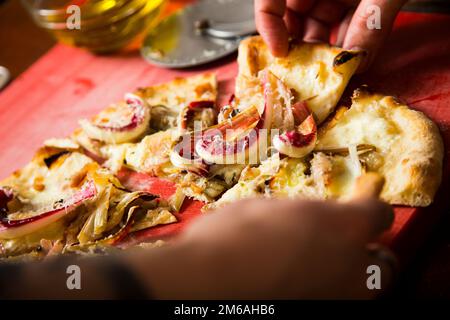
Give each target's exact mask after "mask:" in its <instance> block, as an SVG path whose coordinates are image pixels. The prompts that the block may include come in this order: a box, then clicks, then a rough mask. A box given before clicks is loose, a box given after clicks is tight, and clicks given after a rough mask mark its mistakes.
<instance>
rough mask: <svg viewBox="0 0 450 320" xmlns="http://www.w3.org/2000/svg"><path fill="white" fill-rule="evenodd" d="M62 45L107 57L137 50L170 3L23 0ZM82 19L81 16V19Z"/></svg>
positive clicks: (163, 0) (147, 0)
mask: <svg viewBox="0 0 450 320" xmlns="http://www.w3.org/2000/svg"><path fill="white" fill-rule="evenodd" d="M22 2H23V3H24V5H25V6H26V7H27V9H28V10H29V11H30V12H31V14H32V16H33V18H34V19H35V21H36V22H37V24H38V25H39V26H41V27H43V28H45V29H47V30H48V31H49V32H50V33H52V34H53V35H54V36H55V37H56V38H57V39H58V40H59V41H60V42H62V43H65V44H68V45H72V46H76V47H82V48H86V49H88V50H90V51H93V52H96V53H107V52H112V51H117V50H120V49H127V48H130V47H132V46H133V44H135V43H136V42H138V40H139V39H140V38H142V35H143V33H145V32H146V31H148V30H149V29H150V28H152V27H153V26H154V25H155V24H156V23H157V22H158V20H159V17H160V13H161V12H162V9H163V7H164V4H165V3H166V0H22ZM77 15H78V16H77Z"/></svg>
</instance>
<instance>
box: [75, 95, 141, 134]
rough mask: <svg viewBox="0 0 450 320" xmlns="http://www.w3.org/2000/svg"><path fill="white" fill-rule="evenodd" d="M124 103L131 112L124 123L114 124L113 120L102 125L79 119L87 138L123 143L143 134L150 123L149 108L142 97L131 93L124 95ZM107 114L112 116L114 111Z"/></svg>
mask: <svg viewBox="0 0 450 320" xmlns="http://www.w3.org/2000/svg"><path fill="white" fill-rule="evenodd" d="M125 103H126V107H128V108H129V110H130V111H131V112H132V115H131V117H130V119H129V120H128V121H127V122H125V123H120V124H119V123H116V124H115V123H114V121H110V122H111V123H110V124H107V125H103V124H99V123H94V122H91V121H88V120H82V121H80V125H81V127H82V128H83V130H84V131H85V132H86V134H87V135H88V136H89V138H91V139H96V140H100V141H104V142H107V143H124V142H130V141H133V140H135V139H136V138H138V137H139V136H141V135H142V134H144V133H145V131H147V129H148V126H149V123H150V110H149V108H148V107H147V106H146V105H145V102H144V100H143V99H141V98H140V97H139V96H137V95H134V94H131V93H128V94H126V95H125ZM119 111H120V108H119V109H118V110H117V113H118V116H119V117H120V116H121V115H120V113H119ZM108 116H109V117H114V113H113V114H112V115H108ZM112 120H114V119H112ZM116 122H117V121H116Z"/></svg>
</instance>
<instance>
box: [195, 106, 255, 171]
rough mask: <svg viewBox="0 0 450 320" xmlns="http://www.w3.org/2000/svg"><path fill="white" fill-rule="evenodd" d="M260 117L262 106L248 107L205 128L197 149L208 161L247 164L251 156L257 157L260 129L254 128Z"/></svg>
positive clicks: (197, 143) (196, 146)
mask: <svg viewBox="0 0 450 320" xmlns="http://www.w3.org/2000/svg"><path fill="white" fill-rule="evenodd" d="M260 120H261V117H260V115H259V112H258V109H257V108H256V107H251V108H248V109H246V110H244V111H243V112H241V113H239V114H238V115H237V116H235V117H233V118H232V119H230V120H226V121H224V122H222V123H220V124H218V125H216V126H214V127H211V128H209V129H207V130H205V131H204V132H203V134H202V136H201V139H199V140H198V141H197V142H196V144H195V151H196V152H197V154H198V155H199V156H200V157H201V158H202V159H204V160H205V161H207V162H210V163H216V164H235V163H242V164H243V163H245V161H246V159H248V158H250V157H255V158H254V159H256V158H257V151H258V140H259V131H258V130H254V129H255V128H256V127H257V125H258V123H259V122H260ZM256 129H257V128H256Z"/></svg>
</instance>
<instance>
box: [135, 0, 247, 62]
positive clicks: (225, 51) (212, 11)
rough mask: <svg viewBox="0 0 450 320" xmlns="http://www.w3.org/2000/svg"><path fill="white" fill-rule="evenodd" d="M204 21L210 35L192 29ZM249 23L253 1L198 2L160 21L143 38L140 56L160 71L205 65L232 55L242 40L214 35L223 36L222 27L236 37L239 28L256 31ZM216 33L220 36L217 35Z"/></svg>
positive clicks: (209, 0)
mask: <svg viewBox="0 0 450 320" xmlns="http://www.w3.org/2000/svg"><path fill="white" fill-rule="evenodd" d="M205 20H208V21H209V23H210V25H211V29H210V31H211V32H200V31H199V30H198V28H197V27H196V25H198V22H199V21H205ZM253 21H254V13H253V0H201V1H199V2H197V3H196V4H194V5H192V6H188V7H186V8H185V9H182V10H180V11H178V12H177V13H175V14H173V15H171V16H169V17H168V18H166V19H165V20H163V21H162V22H161V23H160V24H159V25H158V26H157V27H156V28H154V29H153V30H152V31H151V32H150V33H149V34H148V35H147V37H146V39H145V40H144V44H143V46H142V49H141V53H142V55H143V57H144V58H145V59H146V60H147V61H148V62H150V63H152V64H156V65H158V66H163V67H169V68H186V67H192V66H197V65H200V64H205V63H208V62H211V61H214V60H217V59H219V58H222V57H224V56H226V55H229V54H230V53H232V52H234V51H236V50H237V48H238V46H239V42H240V41H241V40H242V37H235V38H233V37H224V38H219V37H215V36H213V35H214V34H219V35H220V34H224V35H226V34H227V30H226V29H227V27H226V26H229V27H230V28H228V29H229V32H236V33H237V34H239V30H236V29H239V28H242V30H246V31H247V32H248V30H252V29H253V30H256V28H255V27H254V22H253ZM249 24H250V25H249ZM252 24H253V25H252ZM218 29H220V30H223V31H224V32H222V33H221V32H217V30H218ZM241 33H242V32H241ZM244 33H246V32H244Z"/></svg>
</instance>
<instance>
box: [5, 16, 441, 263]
mask: <svg viewBox="0 0 450 320" xmlns="http://www.w3.org/2000/svg"><path fill="white" fill-rule="evenodd" d="M449 25H450V16H446V15H436V14H433V15H431V14H418V13H401V14H400V16H399V17H398V19H397V21H396V24H395V30H394V32H393V33H392V35H391V37H390V39H389V41H388V43H387V45H386V46H385V48H384V49H383V51H382V52H381V53H380V55H379V57H378V59H377V61H376V62H375V65H374V67H373V68H372V71H370V72H369V73H367V74H366V75H364V76H363V77H355V78H354V79H353V80H352V82H351V84H350V88H351V89H353V88H356V87H357V86H358V85H361V84H368V85H369V86H370V87H372V88H374V89H376V90H379V91H381V92H383V93H386V94H393V95H396V96H398V97H399V98H400V99H403V100H404V101H406V102H407V103H408V104H409V105H410V106H411V107H413V108H415V109H417V110H420V111H423V112H424V113H425V114H427V115H428V116H429V117H430V118H432V119H433V120H434V121H435V122H436V123H438V125H439V127H440V130H441V133H442V136H443V138H444V141H445V146H446V159H445V168H444V178H443V180H444V183H443V186H442V187H441V189H440V192H439V194H438V197H437V199H436V202H435V204H434V205H432V206H431V207H428V208H423V209H417V208H407V207H397V208H396V210H395V212H396V218H395V222H394V225H393V227H392V229H391V230H390V231H389V232H388V233H387V234H386V235H384V237H383V241H384V242H386V243H388V244H389V245H390V246H391V247H392V248H393V249H394V250H395V251H397V252H398V253H399V254H403V255H404V256H408V255H409V253H410V252H411V251H412V250H414V249H415V248H416V247H417V245H418V244H419V243H420V242H421V241H422V240H423V237H424V236H425V234H426V232H427V231H428V230H429V228H430V226H431V225H432V224H433V223H435V221H436V219H437V218H438V217H439V215H440V214H441V213H442V212H444V211H447V210H448V208H449V207H450V205H449V203H448V202H449V201H447V199H445V197H446V196H447V195H448V192H449V185H448V183H447V181H448V177H449V171H450V170H449V169H450V164H449V162H448V155H449V151H448V150H449V145H450V132H449V127H450V29H449V28H448V26H449ZM235 58H236V57H235V56H231V57H229V58H227V59H224V60H221V61H220V62H217V63H214V64H211V65H208V66H206V67H201V68H196V69H189V70H167V69H161V68H158V67H154V66H151V65H149V64H147V63H146V62H145V61H144V60H143V59H142V58H141V57H140V55H139V53H137V52H135V53H128V54H120V55H111V56H95V55H92V54H90V53H88V52H85V51H83V50H80V49H76V48H70V47H66V46H62V45H57V46H55V47H54V48H52V49H51V50H50V51H49V52H48V53H47V54H45V55H44V56H43V57H42V58H41V59H40V60H38V61H37V62H36V63H35V64H34V65H33V66H32V67H30V69H29V70H27V71H26V72H25V73H23V74H22V75H21V76H20V77H19V78H18V79H16V80H15V81H14V82H13V83H12V84H11V85H10V86H9V87H8V88H6V89H5V90H4V91H2V92H1V93H0V123H1V126H0V149H1V150H2V152H1V162H0V179H1V178H4V177H6V176H7V175H9V174H10V173H11V172H12V171H14V170H15V169H18V168H20V167H22V166H23V165H25V164H26V163H27V162H28V161H29V160H30V159H31V157H32V156H33V153H34V152H35V150H36V149H37V148H38V147H39V146H40V145H41V143H42V142H43V141H44V140H45V139H47V138H50V137H64V136H66V135H68V134H70V133H71V132H72V131H73V130H74V129H75V128H76V127H77V126H78V123H77V120H78V119H80V118H83V117H89V116H91V115H93V114H95V113H97V112H98V111H100V110H101V109H102V108H104V107H105V106H106V105H108V104H109V103H111V102H113V101H116V100H117V99H120V98H121V97H122V96H123V94H124V93H125V92H128V91H133V90H134V89H136V87H139V86H148V85H153V84H156V83H160V82H164V81H169V80H171V79H173V78H174V77H176V76H182V77H185V76H190V75H193V74H197V73H201V72H205V71H215V72H217V75H218V78H219V81H220V92H221V99H222V101H224V99H227V97H228V96H229V94H231V93H232V92H233V86H234V77H235V76H236V73H237V65H236V62H235ZM351 89H350V90H348V92H351ZM122 178H123V179H125V180H128V182H131V183H133V184H135V185H137V184H139V185H140V187H141V188H143V189H146V190H149V191H152V192H154V193H158V194H160V195H161V196H163V197H167V196H169V195H170V194H171V193H173V191H174V186H173V185H172V184H171V183H168V182H165V181H159V180H157V179H154V178H150V177H148V176H145V175H142V174H131V175H129V174H127V175H125V174H124V175H122ZM200 207H201V204H200V203H198V202H195V201H189V203H188V204H187V205H185V208H184V210H183V212H182V213H181V214H180V215H179V218H180V220H181V223H178V224H173V225H168V226H160V227H156V228H153V229H150V230H145V231H143V232H140V233H138V234H136V235H134V237H133V239H134V240H146V239H147V240H148V239H154V238H158V237H161V236H167V235H171V234H173V233H176V232H178V231H180V230H181V229H182V227H183V226H184V225H185V224H186V223H188V222H189V221H190V220H191V219H194V218H195V217H197V216H198V215H199V209H200ZM133 239H132V240H133Z"/></svg>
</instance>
